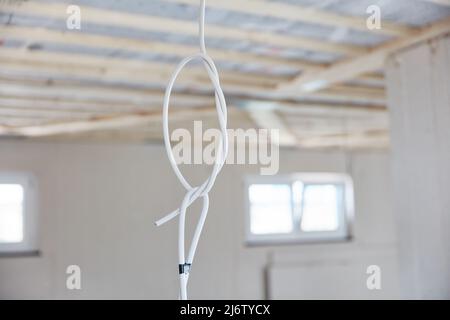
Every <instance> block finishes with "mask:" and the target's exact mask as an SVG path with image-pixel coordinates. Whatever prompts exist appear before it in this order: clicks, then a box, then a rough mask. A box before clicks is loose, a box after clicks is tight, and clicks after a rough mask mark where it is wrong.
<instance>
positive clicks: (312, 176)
mask: <svg viewBox="0 0 450 320" xmlns="http://www.w3.org/2000/svg"><path fill="white" fill-rule="evenodd" d="M296 181H301V182H302V183H303V184H304V185H314V184H334V185H342V186H343V192H344V195H343V199H344V203H343V212H342V214H339V216H338V219H339V227H338V229H337V230H333V231H310V232H306V231H301V230H300V226H298V227H294V229H293V231H292V232H291V233H286V234H263V235H258V234H254V233H252V232H251V225H250V224H251V221H250V219H251V218H250V209H251V207H250V206H251V203H250V197H249V187H250V186H251V185H253V184H289V185H290V186H291V192H292V190H293V188H292V186H293V184H294V182H296ZM291 200H292V205H293V204H294V203H295V200H294V198H293V197H292V199H291ZM302 201H303V200H302ZM294 213H295V207H293V214H294ZM353 221H354V190H353V180H352V178H351V177H350V176H349V175H348V174H345V173H329V172H310V173H293V174H285V175H276V176H261V175H258V176H256V175H254V176H247V177H245V243H246V244H247V245H250V246H251V245H279V244H301V243H320V242H343V241H349V240H350V239H351V238H352V237H353ZM293 222H294V224H295V223H296V222H300V221H299V220H298V217H296V216H295V214H294V216H293Z"/></svg>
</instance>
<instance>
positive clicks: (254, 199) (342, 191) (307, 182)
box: [246, 173, 353, 244]
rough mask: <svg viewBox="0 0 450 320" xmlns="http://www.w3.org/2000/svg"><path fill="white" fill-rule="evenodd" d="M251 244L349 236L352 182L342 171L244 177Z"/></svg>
mask: <svg viewBox="0 0 450 320" xmlns="http://www.w3.org/2000/svg"><path fill="white" fill-rule="evenodd" d="M246 182H247V184H246V186H247V188H246V189H247V215H246V216H247V219H246V224H247V227H246V229H247V230H246V235H247V239H246V240H247V242H248V243H250V244H255V243H256V244H272V243H287V242H312V241H341V240H346V239H348V238H349V237H350V236H351V222H352V218H353V183H352V180H351V178H350V177H349V176H348V175H345V174H334V173H304V174H292V175H288V176H257V177H249V178H247V181H246Z"/></svg>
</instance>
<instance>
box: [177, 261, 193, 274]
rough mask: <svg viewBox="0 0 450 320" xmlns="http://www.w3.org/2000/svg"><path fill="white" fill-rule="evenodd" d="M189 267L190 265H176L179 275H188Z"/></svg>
mask: <svg viewBox="0 0 450 320" xmlns="http://www.w3.org/2000/svg"><path fill="white" fill-rule="evenodd" d="M191 266H192V264H190V263H185V264H179V265H178V272H179V273H180V274H188V273H189V271H190V270H191Z"/></svg>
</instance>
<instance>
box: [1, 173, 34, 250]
mask: <svg viewBox="0 0 450 320" xmlns="http://www.w3.org/2000/svg"><path fill="white" fill-rule="evenodd" d="M35 190H36V184H35V182H34V179H33V178H32V176H31V175H28V174H22V173H0V254H2V253H3V254H4V253H24V252H27V253H28V252H35V251H37V247H36V236H37V234H36V231H37V230H36V226H37V221H36V220H37V217H36V214H37V212H36V191H35Z"/></svg>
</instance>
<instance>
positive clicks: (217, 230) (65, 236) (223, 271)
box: [0, 141, 399, 299]
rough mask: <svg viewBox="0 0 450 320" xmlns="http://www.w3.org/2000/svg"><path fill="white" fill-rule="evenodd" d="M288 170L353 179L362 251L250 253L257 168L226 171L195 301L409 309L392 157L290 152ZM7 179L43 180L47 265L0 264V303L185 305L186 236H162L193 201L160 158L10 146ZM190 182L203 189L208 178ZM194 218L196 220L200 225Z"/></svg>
mask: <svg viewBox="0 0 450 320" xmlns="http://www.w3.org/2000/svg"><path fill="white" fill-rule="evenodd" d="M280 161H281V165H280V166H281V169H280V173H289V172H302V171H328V172H329V171H334V172H348V173H349V174H351V175H352V177H353V179H354V184H355V188H356V190H355V198H356V199H355V201H356V221H355V237H354V240H353V241H352V242H350V243H340V244H336V243H334V244H309V245H289V246H276V247H252V248H249V247H245V246H244V198H243V197H244V184H243V178H244V176H245V175H246V174H255V173H257V172H258V168H257V167H255V166H247V167H245V166H227V167H225V169H224V170H223V171H222V173H221V175H220V177H219V178H218V180H217V183H216V185H215V187H214V189H213V191H212V192H211V194H210V197H211V207H210V215H209V217H208V220H207V223H206V226H205V232H204V234H203V236H202V239H201V241H200V244H199V248H198V253H197V256H196V261H195V265H194V268H193V271H192V274H191V282H190V290H189V291H190V297H191V298H208V299H259V298H266V297H269V298H286V299H295V298H397V297H399V289H398V283H397V279H398V270H397V258H396V250H395V248H396V245H395V229H394V222H393V217H392V210H391V196H390V190H391V179H390V176H389V157H388V155H387V154H383V153H354V154H343V153H340V152H322V153H313V152H300V151H294V150H282V151H281V155H280ZM9 170H16V171H28V172H32V173H33V174H35V175H36V177H37V179H38V183H39V196H40V205H39V213H40V219H39V220H40V250H41V256H40V257H14V258H6V257H2V258H0V298H62V299H77V298H86V299H92V298H113V299H116V298H135V299H170V298H176V297H177V285H178V284H177V258H176V241H177V238H176V237H177V224H176V222H173V223H170V224H168V225H167V226H164V227H162V228H160V229H157V228H155V227H154V226H153V224H152V223H153V221H154V220H155V218H157V217H160V216H162V215H164V214H165V213H167V212H169V211H171V210H172V209H174V208H175V207H176V206H178V204H179V202H180V201H181V199H182V197H183V194H184V193H183V189H182V188H181V187H180V186H179V184H178V181H177V180H176V178H175V176H174V174H173V173H172V171H171V169H170V167H169V164H168V162H167V160H166V155H165V152H164V150H163V148H162V147H160V146H125V145H101V144H91V145H83V144H58V143H30V142H23V141H3V142H0V171H9ZM187 171H189V174H188V175H189V176H191V177H193V178H194V180H195V181H197V182H200V181H201V178H202V177H205V176H206V174H207V169H206V168H201V167H200V168H196V169H192V168H190V169H187ZM195 208H198V206H197V207H196V206H194V207H193V210H191V211H190V215H191V216H195V217H197V214H196V212H197V211H198V210H197V211H196V210H195ZM189 221H190V220H189ZM188 223H189V222H188ZM70 264H77V265H80V267H81V268H82V290H80V291H68V290H67V289H66V287H65V281H66V274H65V270H66V267H67V266H68V265H70ZM370 264H377V265H380V266H381V267H382V268H383V269H382V270H383V273H382V290H380V291H369V290H367V288H366V284H365V281H366V278H367V275H366V274H365V272H366V268H367V266H368V265H370ZM343 275H347V276H348V279H349V280H348V282H345V281H344V282H343V280H345V278H343Z"/></svg>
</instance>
